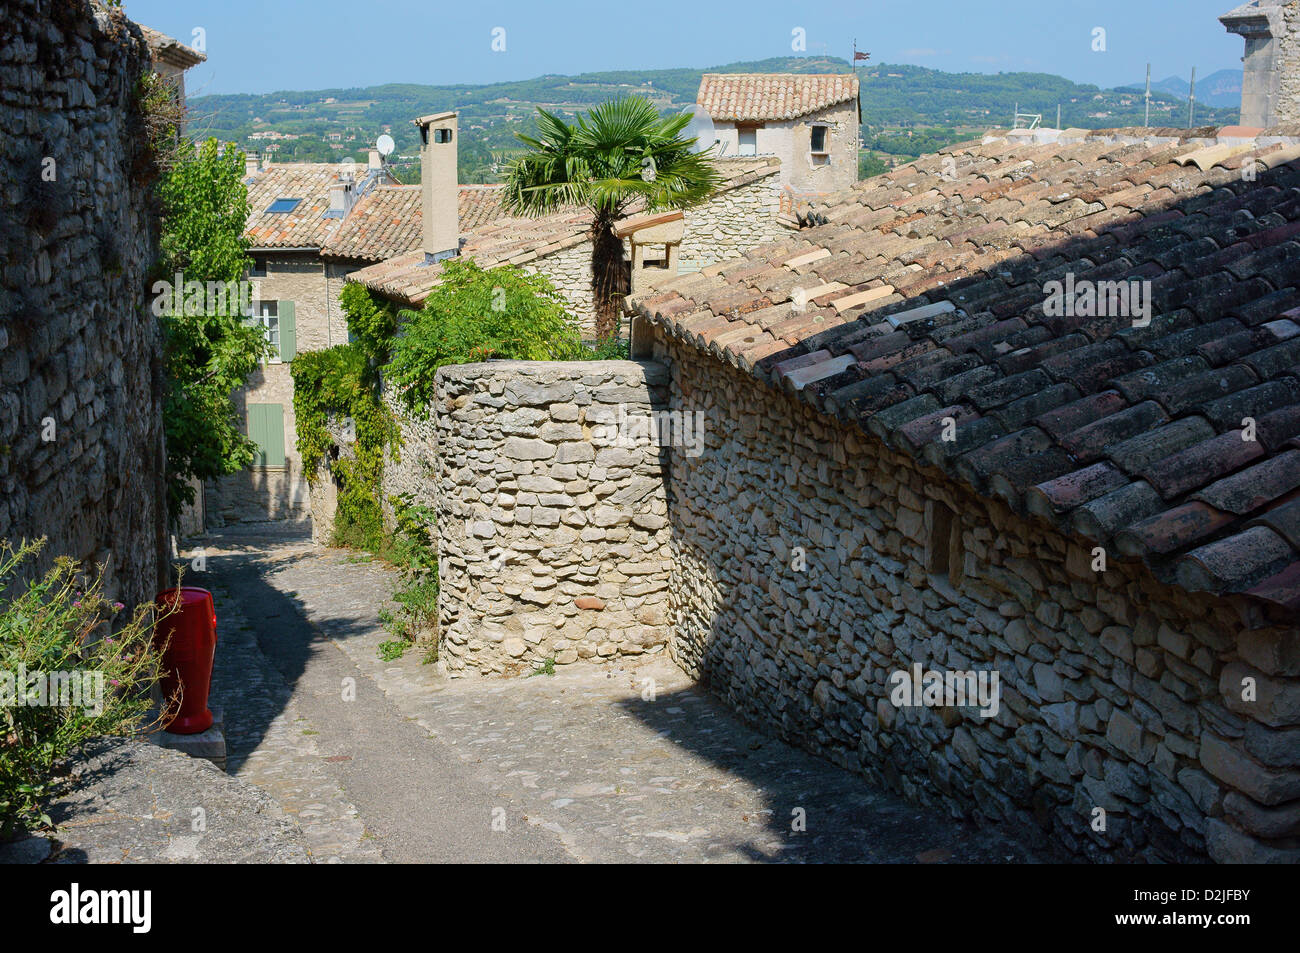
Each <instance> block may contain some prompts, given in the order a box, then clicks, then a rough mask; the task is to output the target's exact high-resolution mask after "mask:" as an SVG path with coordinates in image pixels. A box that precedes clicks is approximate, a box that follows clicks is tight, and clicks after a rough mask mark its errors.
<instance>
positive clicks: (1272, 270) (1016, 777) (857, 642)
mask: <svg viewBox="0 0 1300 953" xmlns="http://www.w3.org/2000/svg"><path fill="white" fill-rule="evenodd" d="M1297 65H1300V64H1297ZM1277 105H1278V104H1277V102H1276V101H1275V102H1274V103H1273V104H1272V106H1271V107H1270V108H1276V107H1277ZM1279 118H1280V119H1281V120H1282V122H1283V124H1282V125H1279V126H1275V127H1273V128H1270V129H1262V128H1258V127H1256V128H1247V127H1231V128H1225V129H1216V128H1202V129H1191V130H1187V129H1112V130H1098V131H1083V130H1064V131H1062V130H1047V129H1043V130H1034V131H1025V130H1016V131H1012V132H1009V133H1006V134H1001V135H990V136H988V137H986V138H985V139H984V140H983V141H979V142H972V143H967V144H964V145H960V146H955V147H952V148H950V149H948V150H945V151H944V152H943V153H942V154H940V155H935V156H927V157H924V158H922V159H920V160H918V161H916V162H913V163H909V164H908V165H905V166H902V167H899V168H898V169H895V170H893V171H891V172H889V173H887V174H886V175H883V176H879V177H876V178H874V179H871V180H868V181H864V182H861V183H857V184H856V185H854V186H853V187H852V188H850V189H845V190H842V191H839V192H836V193H834V194H832V195H830V196H827V197H825V198H824V199H823V200H821V201H816V202H813V203H812V204H811V206H810V208H809V211H808V214H807V215H806V216H805V222H806V227H804V228H802V229H800V230H799V231H797V232H794V233H787V234H786V235H785V236H783V237H782V238H781V239H779V240H778V241H775V242H771V243H767V244H764V245H761V246H758V247H755V248H752V249H750V250H749V251H747V252H745V253H744V254H743V255H742V256H741V257H739V258H737V259H735V260H733V261H729V262H722V263H719V264H716V265H712V266H708V267H706V268H704V269H702V270H701V271H699V272H696V273H690V274H682V275H678V276H677V277H675V278H668V277H665V278H661V279H660V280H659V281H658V282H656V283H655V284H654V286H653V287H651V288H650V289H649V290H646V291H642V292H640V293H638V294H634V295H633V296H632V298H631V301H630V303H631V305H632V306H633V308H634V309H635V312H636V315H637V316H636V318H635V319H634V327H633V334H632V340H633V342H634V352H633V357H634V359H636V360H634V361H633V362H629V363H627V364H626V365H624V366H623V367H622V368H620V367H617V366H616V367H611V368H602V369H600V370H599V372H594V373H590V374H584V372H583V368H582V367H581V366H579V365H562V364H561V365H556V364H550V365H536V366H530V367H527V368H511V367H507V366H502V365H496V364H485V365H472V366H466V367H460V368H454V369H444V371H442V372H440V376H439V381H438V385H439V386H438V399H437V402H436V407H435V408H434V410H435V416H436V422H437V437H436V440H437V443H436V447H435V448H434V449H433V451H432V454H431V456H432V460H433V464H432V466H433V469H434V472H435V474H436V476H435V483H434V485H435V487H436V493H437V496H436V499H435V505H436V508H437V511H438V515H439V546H440V560H441V561H442V565H441V570H442V574H441V579H442V583H443V590H442V594H441V595H440V603H439V627H440V640H441V646H442V649H443V652H444V658H445V659H446V663H445V664H446V665H447V667H448V668H449V669H450V670H452V671H453V672H461V673H469V672H476V671H477V672H481V673H509V672H512V671H522V670H531V669H533V668H535V667H536V666H537V665H539V664H541V663H542V662H544V661H545V660H546V659H553V660H554V661H555V662H556V663H559V664H564V663H567V662H570V661H573V660H576V659H578V658H591V659H602V658H612V657H619V656H627V655H632V656H635V655H641V654H645V653H656V652H666V653H667V654H669V655H670V656H671V657H672V658H673V660H674V661H675V662H676V663H677V664H678V665H679V666H680V667H682V668H683V669H684V670H685V671H687V672H688V673H690V674H692V675H695V676H697V677H698V678H700V679H701V680H702V681H703V682H704V683H706V684H707V685H708V686H709V687H710V688H711V690H713V691H715V692H716V693H717V694H719V695H721V696H722V697H723V698H725V699H726V700H728V701H729V703H730V704H732V705H733V706H734V707H735V708H736V709H737V710H738V711H739V712H740V713H741V714H743V715H744V716H745V717H746V718H747V719H748V720H750V721H752V722H754V723H756V724H759V725H763V726H766V727H768V728H770V729H771V730H773V731H774V732H776V733H778V734H780V735H781V736H783V737H785V738H787V739H788V740H790V741H792V742H794V743H797V744H800V745H803V746H805V747H807V748H809V749H811V750H813V751H815V752H817V753H819V754H822V755H823V756H825V757H827V758H828V759H830V760H833V761H835V762H837V763H839V764H842V765H845V766H846V767H849V768H851V769H854V770H857V771H861V772H862V773H863V774H865V775H866V776H868V777H869V778H871V779H872V780H873V781H875V782H877V783H880V784H883V785H887V786H889V787H891V788H893V789H895V790H897V791H899V792H901V793H903V794H904V795H906V796H907V797H909V798H910V799H912V800H914V801H917V802H921V803H927V804H935V805H941V806H943V807H945V808H947V809H948V810H950V811H952V812H954V813H955V814H957V815H960V816H965V817H970V818H974V819H978V820H984V821H990V822H996V823H1009V824H1015V825H1016V826H1017V829H1018V830H1023V831H1026V832H1027V835H1028V836H1029V837H1031V838H1032V839H1034V840H1035V841H1036V842H1037V843H1039V844H1040V845H1041V846H1042V848H1043V849H1044V850H1047V851H1051V852H1060V853H1061V854H1062V855H1066V856H1071V857H1075V858H1086V859H1093V860H1104V859H1108V860H1125V859H1161V860H1175V861H1178V860H1191V859H1199V858H1204V857H1207V856H1208V857H1209V858H1211V859H1214V860H1217V861H1221V862H1230V861H1241V860H1267V861H1282V862H1296V861H1297V860H1300V820H1297V818H1298V817H1300V813H1298V812H1300V743H1298V742H1297V736H1298V733H1300V627H1298V626H1297V611H1298V610H1300V530H1297V524H1296V521H1297V519H1298V518H1300V517H1298V516H1297V514H1300V291H1297V289H1298V288H1300V115H1295V114H1294V113H1291V112H1288V111H1287V109H1286V108H1285V107H1282V108H1281V109H1280V110H1279ZM611 417H612V419H613V421H614V423H615V425H614V427H613V429H612V430H611V429H610V424H611ZM642 438H644V439H642ZM660 517H662V518H660ZM575 554H576V555H575ZM575 560H576V561H575ZM606 613H608V614H606ZM936 685H937V689H935V686H936ZM980 686H984V687H988V688H990V693H989V695H990V697H988V698H984V697H982V696H981V695H980V692H981V691H982V689H981V688H980ZM992 686H996V689H993V688H992ZM932 689H935V691H934V692H933V693H931V690H932ZM967 689H969V691H967ZM984 702H988V704H984Z"/></svg>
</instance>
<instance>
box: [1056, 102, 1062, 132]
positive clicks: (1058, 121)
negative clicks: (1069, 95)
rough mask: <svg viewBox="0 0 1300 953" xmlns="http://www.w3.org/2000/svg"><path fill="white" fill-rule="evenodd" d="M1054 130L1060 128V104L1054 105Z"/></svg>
mask: <svg viewBox="0 0 1300 953" xmlns="http://www.w3.org/2000/svg"><path fill="white" fill-rule="evenodd" d="M1056 128H1057V129H1060V128H1061V104H1060V103H1057V104H1056Z"/></svg>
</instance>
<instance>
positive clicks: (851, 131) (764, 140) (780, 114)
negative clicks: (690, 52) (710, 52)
mask: <svg viewBox="0 0 1300 953" xmlns="http://www.w3.org/2000/svg"><path fill="white" fill-rule="evenodd" d="M695 101H696V103H697V104H698V105H699V106H700V107H701V108H702V109H704V110H705V111H706V112H707V113H708V114H709V118H710V119H712V120H713V128H714V135H715V136H716V143H717V148H718V150H719V154H720V155H721V156H723V157H728V156H740V157H742V158H743V157H746V156H764V155H770V156H775V157H776V158H777V159H779V160H780V162H781V177H780V185H781V186H782V187H784V188H785V189H788V190H790V192H791V193H793V198H794V199H795V200H796V201H797V200H798V198H799V197H802V196H807V195H810V194H817V193H827V192H834V191H836V190H838V189H847V188H848V187H849V186H851V185H852V184H853V183H854V182H856V181H857V180H858V127H859V125H860V124H861V122H862V115H861V109H860V106H859V102H858V78H857V77H856V76H855V75H854V74H852V73H829V74H815V73H705V74H704V76H703V78H702V79H701V80H700V90H699V93H698V95H697V96H696V99H695Z"/></svg>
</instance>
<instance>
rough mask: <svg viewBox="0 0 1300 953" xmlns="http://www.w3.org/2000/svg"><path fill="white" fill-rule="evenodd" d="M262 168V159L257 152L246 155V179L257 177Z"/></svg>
mask: <svg viewBox="0 0 1300 953" xmlns="http://www.w3.org/2000/svg"><path fill="white" fill-rule="evenodd" d="M261 166H262V157H261V156H259V155H258V154H257V153H256V152H248V153H245V154H244V178H248V177H249V176H250V175H257V172H258V170H259V169H260V168H261Z"/></svg>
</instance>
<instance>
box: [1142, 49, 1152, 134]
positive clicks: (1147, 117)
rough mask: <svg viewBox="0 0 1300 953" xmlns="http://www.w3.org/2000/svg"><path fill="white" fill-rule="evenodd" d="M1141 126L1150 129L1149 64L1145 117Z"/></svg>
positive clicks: (1148, 66)
mask: <svg viewBox="0 0 1300 953" xmlns="http://www.w3.org/2000/svg"><path fill="white" fill-rule="evenodd" d="M1142 125H1143V126H1145V127H1146V128H1148V129H1149V128H1151V64H1150V63H1148V64H1147V111H1146V116H1145V117H1144V118H1143V119H1142Z"/></svg>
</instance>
